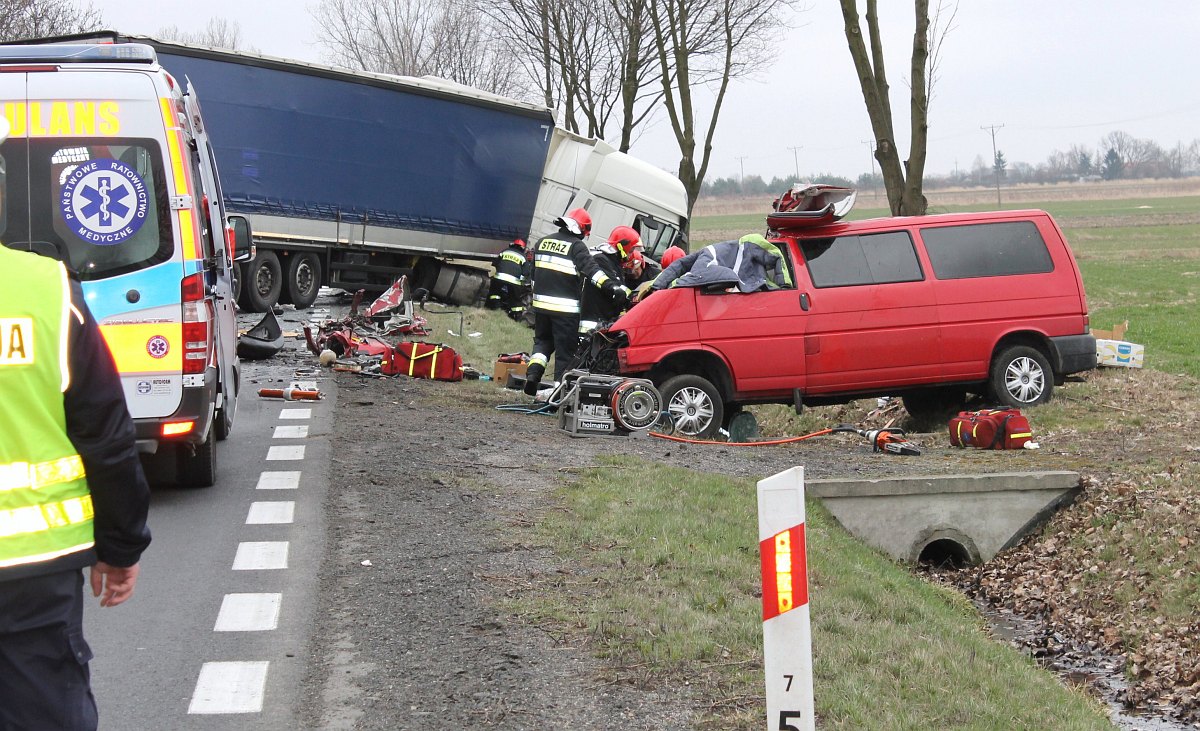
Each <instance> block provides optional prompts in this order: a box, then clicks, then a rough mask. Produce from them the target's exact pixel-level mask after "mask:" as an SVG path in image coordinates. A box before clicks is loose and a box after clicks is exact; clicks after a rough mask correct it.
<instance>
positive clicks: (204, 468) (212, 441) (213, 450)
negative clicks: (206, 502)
mask: <svg viewBox="0 0 1200 731" xmlns="http://www.w3.org/2000/svg"><path fill="white" fill-rule="evenodd" d="M175 448H176V449H177V450H178V451H177V452H176V453H175V481H176V482H178V483H179V484H180V485H182V486H183V487H212V486H213V484H214V483H216V481H217V444H216V429H215V428H213V429H209V430H208V437H207V438H206V439H205V440H204V442H203V443H201V444H197V445H196V451H195V453H194V454H193V453H192V450H191V449H190V448H189V446H188V445H186V444H180V445H177V446H176V447H175Z"/></svg>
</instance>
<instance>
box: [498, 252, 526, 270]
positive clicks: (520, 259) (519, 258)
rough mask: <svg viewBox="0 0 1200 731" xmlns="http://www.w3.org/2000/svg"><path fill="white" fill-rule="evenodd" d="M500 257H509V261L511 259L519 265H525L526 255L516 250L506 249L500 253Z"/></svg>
mask: <svg viewBox="0 0 1200 731" xmlns="http://www.w3.org/2000/svg"><path fill="white" fill-rule="evenodd" d="M500 258H501V259H507V260H508V261H511V262H512V263H513V264H516V265H517V266H524V265H525V256H524V255H523V254H518V253H517V252H515V251H505V252H504V253H502V254H501V255H500Z"/></svg>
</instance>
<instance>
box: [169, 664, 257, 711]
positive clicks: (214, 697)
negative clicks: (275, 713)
mask: <svg viewBox="0 0 1200 731" xmlns="http://www.w3.org/2000/svg"><path fill="white" fill-rule="evenodd" d="M267 664H268V663H267V662H266V661H255V662H206V663H204V666H203V667H201V668H200V679H199V680H197V681H196V690H195V692H194V693H192V702H191V705H189V706H188V713H259V712H260V711H262V706H263V690H264V689H265V688H266V685H267Z"/></svg>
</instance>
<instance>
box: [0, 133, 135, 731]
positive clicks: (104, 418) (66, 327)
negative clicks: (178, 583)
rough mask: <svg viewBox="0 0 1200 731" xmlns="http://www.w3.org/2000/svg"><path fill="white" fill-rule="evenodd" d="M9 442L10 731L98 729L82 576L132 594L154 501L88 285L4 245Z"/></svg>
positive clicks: (0, 717) (5, 655) (4, 543)
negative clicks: (88, 301) (86, 296)
mask: <svg viewBox="0 0 1200 731" xmlns="http://www.w3.org/2000/svg"><path fill="white" fill-rule="evenodd" d="M2 122H3V119H2V118H0V123H2ZM0 126H5V127H6V126H7V125H0ZM4 131H5V130H0V140H2V139H3V136H4V134H3V133H4ZM2 213H3V212H2V211H0V215H2ZM0 220H2V219H0ZM0 435H3V437H2V438H0V728H3V729H9V728H29V729H35V728H36V729H50V728H53V729H95V728H96V724H97V715H96V703H95V699H94V698H93V696H92V691H91V687H90V680H89V671H88V661H89V660H90V659H91V657H92V655H91V650H89V649H88V646H87V644H86V643H85V642H84V640H83V623H82V620H83V574H82V573H81V571H80V570H81V569H83V568H85V567H87V566H91V571H90V580H91V589H92V595H93V596H98V597H100V606H102V607H114V606H116V605H118V604H121V603H122V602H124V601H125V600H126V599H128V598H129V597H130V595H131V594H132V593H133V588H134V585H135V584H136V583H137V577H138V562H139V560H140V558H141V554H142V551H143V550H145V548H146V546H147V545H149V543H150V531H149V530H148V529H147V528H146V512H147V509H148V508H149V503H150V490H149V487H148V485H147V484H146V478H145V475H144V474H143V473H142V468H141V464H140V462H139V461H138V454H137V447H136V444H135V435H134V427H133V421H132V420H131V419H130V417H129V411H128V409H127V408H126V406H125V397H124V393H123V391H122V388H121V382H120V378H119V376H118V375H117V372H116V369H115V367H114V366H113V361H112V356H111V355H110V354H109V351H108V347H107V346H106V345H105V342H104V339H103V337H102V336H101V334H100V330H99V328H98V327H97V326H96V322H95V320H93V319H92V316H91V313H90V312H89V311H88V308H87V306H86V305H85V304H84V299H83V291H82V289H81V288H80V286H79V283H78V282H76V281H72V280H70V279H69V278H68V275H67V271H66V269H65V268H64V267H63V265H62V264H61V263H59V262H57V261H54V260H52V259H49V258H45V257H42V256H39V255H37V254H31V253H28V252H22V251H14V250H11V249H8V248H6V247H4V246H0Z"/></svg>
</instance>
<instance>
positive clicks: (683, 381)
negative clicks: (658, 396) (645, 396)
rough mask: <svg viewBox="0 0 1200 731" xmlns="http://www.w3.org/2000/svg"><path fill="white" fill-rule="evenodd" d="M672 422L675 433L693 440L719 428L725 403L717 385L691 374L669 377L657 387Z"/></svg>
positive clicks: (705, 436)
mask: <svg viewBox="0 0 1200 731" xmlns="http://www.w3.org/2000/svg"><path fill="white" fill-rule="evenodd" d="M659 392H661V393H662V399H663V403H664V404H666V409H667V411H668V412H669V413H670V414H671V420H672V421H674V422H675V433H676V434H680V435H682V436H685V437H691V438H693V439H712V438H713V437H714V436H716V435H717V432H718V431H720V430H721V420H722V419H723V418H724V411H725V407H724V403H723V402H722V401H721V394H720V393H718V392H717V388H716V386H714V385H712V384H711V383H709V381H708V379H705V378H702V377H700V376H694V375H691V374H685V375H682V376H675V377H673V378H668V379H667V381H666V382H665V383H663V385H662V388H660V389H659Z"/></svg>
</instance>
